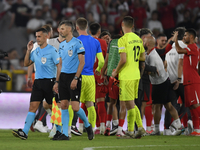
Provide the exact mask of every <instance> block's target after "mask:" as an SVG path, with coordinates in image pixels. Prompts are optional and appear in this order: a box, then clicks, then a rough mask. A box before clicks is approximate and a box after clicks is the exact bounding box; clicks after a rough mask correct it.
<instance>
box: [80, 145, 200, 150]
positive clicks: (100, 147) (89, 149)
mask: <svg viewBox="0 0 200 150" xmlns="http://www.w3.org/2000/svg"><path fill="white" fill-rule="evenodd" d="M156 146H160V147H163V146H200V145H194V144H193V145H132V146H99V147H86V148H83V150H94V149H102V148H109V149H111V148H128V147H156Z"/></svg>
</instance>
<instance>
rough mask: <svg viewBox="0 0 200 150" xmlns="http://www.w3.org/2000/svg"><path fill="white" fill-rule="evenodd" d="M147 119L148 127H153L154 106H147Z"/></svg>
mask: <svg viewBox="0 0 200 150" xmlns="http://www.w3.org/2000/svg"><path fill="white" fill-rule="evenodd" d="M145 118H146V125H147V126H151V123H152V120H153V114H152V106H151V105H149V106H146V107H145Z"/></svg>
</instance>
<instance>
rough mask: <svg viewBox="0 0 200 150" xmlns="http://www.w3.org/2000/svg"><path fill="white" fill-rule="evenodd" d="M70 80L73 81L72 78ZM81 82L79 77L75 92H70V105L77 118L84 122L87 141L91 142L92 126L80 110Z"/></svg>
mask: <svg viewBox="0 0 200 150" xmlns="http://www.w3.org/2000/svg"><path fill="white" fill-rule="evenodd" d="M73 77H74V76H73ZM72 80H73V78H72ZM81 81H82V79H81V77H79V80H78V83H77V88H76V89H75V90H70V95H71V104H72V109H73V111H75V112H76V114H77V115H78V117H79V118H80V119H81V120H82V121H83V122H84V126H85V128H86V131H87V133H88V139H89V140H92V139H93V137H94V135H93V130H92V125H91V124H90V123H89V121H88V119H87V117H86V114H85V112H84V110H83V109H82V108H80V95H81Z"/></svg>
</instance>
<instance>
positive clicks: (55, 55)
mask: <svg viewBox="0 0 200 150" xmlns="http://www.w3.org/2000/svg"><path fill="white" fill-rule="evenodd" d="M52 58H53V62H54V63H55V64H56V65H57V64H58V63H59V61H60V55H59V52H58V50H57V49H56V48H55V49H53V52H52Z"/></svg>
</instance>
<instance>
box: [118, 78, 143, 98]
mask: <svg viewBox="0 0 200 150" xmlns="http://www.w3.org/2000/svg"><path fill="white" fill-rule="evenodd" d="M139 81H140V80H139V79H138V80H120V81H119V100H120V101H131V100H135V99H136V98H138V87H139Z"/></svg>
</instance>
